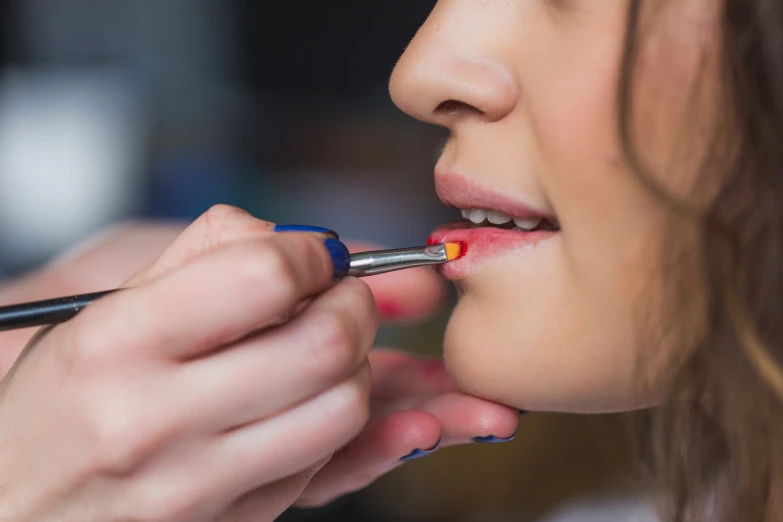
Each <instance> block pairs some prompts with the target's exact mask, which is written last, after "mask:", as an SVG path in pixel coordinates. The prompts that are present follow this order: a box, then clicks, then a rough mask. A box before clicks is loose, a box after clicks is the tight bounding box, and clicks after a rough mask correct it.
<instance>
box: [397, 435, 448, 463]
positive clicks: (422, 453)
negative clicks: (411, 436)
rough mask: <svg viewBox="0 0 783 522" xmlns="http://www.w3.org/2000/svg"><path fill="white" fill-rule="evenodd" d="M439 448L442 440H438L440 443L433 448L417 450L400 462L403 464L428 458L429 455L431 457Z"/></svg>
mask: <svg viewBox="0 0 783 522" xmlns="http://www.w3.org/2000/svg"><path fill="white" fill-rule="evenodd" d="M438 446H440V439H438V442H436V443H435V445H434V446H433V447H432V448H430V449H428V450H420V449H415V450H413V451H411V452H410V453H408V454H407V455H405V456H404V457H402V458H401V459H400V460H401V461H403V462H408V461H409V460H416V459H420V458H422V457H426V456H427V455H429V454H430V453H432V452H433V451H435V450H436V449H438Z"/></svg>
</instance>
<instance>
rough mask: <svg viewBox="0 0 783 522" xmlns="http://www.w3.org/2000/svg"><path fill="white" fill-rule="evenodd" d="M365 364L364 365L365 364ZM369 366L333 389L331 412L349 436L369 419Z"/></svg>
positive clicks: (362, 426) (360, 428) (354, 433)
mask: <svg viewBox="0 0 783 522" xmlns="http://www.w3.org/2000/svg"><path fill="white" fill-rule="evenodd" d="M365 366H366V365H365ZM368 375H369V367H368V366H367V367H366V369H365V367H363V368H362V369H361V370H360V371H359V372H358V373H357V374H356V376H354V377H353V378H351V379H349V380H348V381H346V382H344V383H342V384H341V385H339V386H338V387H337V388H336V389H335V397H334V400H333V406H332V412H331V413H332V414H333V415H334V417H333V418H335V419H340V422H341V427H342V429H344V430H345V432H346V434H347V435H348V436H349V437H353V436H354V435H356V434H358V433H359V432H360V431H361V430H362V428H364V426H365V425H366V424H367V421H368V420H369V419H370V393H369V391H370V390H369V386H368V378H367V376H368Z"/></svg>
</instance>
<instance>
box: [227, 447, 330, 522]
mask: <svg viewBox="0 0 783 522" xmlns="http://www.w3.org/2000/svg"><path fill="white" fill-rule="evenodd" d="M328 462H329V457H327V458H324V459H321V461H320V462H318V463H316V464H315V465H314V466H311V467H309V468H308V469H305V470H304V471H301V472H299V473H297V474H296V475H294V476H292V477H287V478H284V479H282V480H278V481H277V482H275V483H273V484H269V485H266V486H262V487H260V488H258V489H255V490H253V491H251V492H249V493H246V494H244V495H243V496H242V497H241V498H239V499H237V500H236V501H235V502H234V503H233V504H232V505H231V507H230V508H229V509H228V510H227V511H226V512H225V514H224V515H223V516H222V517H221V518H220V520H222V521H226V522H256V521H259V520H276V519H277V517H279V516H280V515H281V514H282V513H283V512H284V511H285V510H286V509H288V508H289V507H291V506H292V505H293V503H294V502H295V501H296V500H297V499H298V498H299V496H300V495H301V494H302V491H304V489H305V488H306V487H307V484H308V483H309V482H310V480H311V479H312V478H313V476H314V475H315V474H316V473H318V471H320V470H321V468H323V466H324V465H326V464H327V463H328Z"/></svg>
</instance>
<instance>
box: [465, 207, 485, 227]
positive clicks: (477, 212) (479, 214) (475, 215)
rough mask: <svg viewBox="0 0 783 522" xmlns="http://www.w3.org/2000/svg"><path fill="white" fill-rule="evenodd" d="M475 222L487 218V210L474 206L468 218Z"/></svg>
mask: <svg viewBox="0 0 783 522" xmlns="http://www.w3.org/2000/svg"><path fill="white" fill-rule="evenodd" d="M468 219H470V220H471V221H472V222H474V223H475V224H477V225H478V224H479V223H483V222H484V220H485V219H487V212H486V211H485V210H481V209H478V208H474V209H473V210H471V211H470V217H469V218H468Z"/></svg>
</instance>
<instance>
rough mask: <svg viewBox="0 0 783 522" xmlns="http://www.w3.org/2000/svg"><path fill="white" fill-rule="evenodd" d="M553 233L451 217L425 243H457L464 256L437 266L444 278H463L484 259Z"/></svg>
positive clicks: (513, 249)
mask: <svg viewBox="0 0 783 522" xmlns="http://www.w3.org/2000/svg"><path fill="white" fill-rule="evenodd" d="M555 234H557V231H553V230H536V231H534V232H519V231H516V230H506V229H503V228H496V227H490V226H487V227H477V228H474V227H473V223H471V222H470V221H455V222H453V223H448V224H445V225H442V226H440V227H438V228H437V229H436V230H435V231H434V232H433V233H432V234H430V237H429V239H428V240H427V243H428V244H436V243H461V244H462V245H463V248H464V249H466V251H465V252H464V256H463V257H461V258H460V259H457V260H455V261H451V262H450V263H445V264H443V265H439V266H438V267H437V270H438V271H439V272H440V274H441V275H442V276H443V277H445V278H446V279H450V280H459V279H464V278H466V277H468V276H469V275H471V274H472V273H475V272H476V271H478V270H479V269H480V268H481V267H482V265H483V264H484V263H485V262H487V261H488V260H490V259H492V258H495V257H498V256H501V255H504V254H507V253H510V252H513V251H515V250H521V249H526V248H531V247H535V246H536V245H537V244H538V243H540V242H541V241H545V240H547V239H549V238H551V237H552V236H554V235H555Z"/></svg>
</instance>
